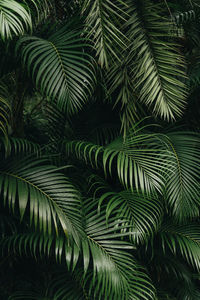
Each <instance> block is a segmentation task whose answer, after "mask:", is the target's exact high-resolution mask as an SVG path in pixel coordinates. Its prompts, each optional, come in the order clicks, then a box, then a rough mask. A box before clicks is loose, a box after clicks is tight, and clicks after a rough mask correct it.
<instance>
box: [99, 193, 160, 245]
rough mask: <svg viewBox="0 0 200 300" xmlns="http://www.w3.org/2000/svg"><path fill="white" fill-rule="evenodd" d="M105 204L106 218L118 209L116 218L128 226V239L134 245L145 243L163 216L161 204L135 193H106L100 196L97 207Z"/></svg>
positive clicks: (158, 201)
mask: <svg viewBox="0 0 200 300" xmlns="http://www.w3.org/2000/svg"><path fill="white" fill-rule="evenodd" d="M102 202H103V203H106V217H107V218H109V216H110V214H111V213H112V212H113V210H116V209H118V212H117V216H118V217H119V218H120V219H124V220H126V223H127V224H128V225H130V228H129V229H128V230H129V232H130V239H131V240H132V241H133V242H134V243H143V242H145V241H146V240H147V239H148V238H149V236H150V235H153V234H154V233H155V231H157V230H158V228H159V226H160V223H161V218H162V214H163V208H162V203H161V201H160V200H159V199H156V198H153V197H152V196H151V197H150V196H145V195H142V194H139V193H137V192H136V191H121V192H117V193H114V192H107V193H104V194H102V196H101V197H100V199H99V205H100V206H101V204H102Z"/></svg>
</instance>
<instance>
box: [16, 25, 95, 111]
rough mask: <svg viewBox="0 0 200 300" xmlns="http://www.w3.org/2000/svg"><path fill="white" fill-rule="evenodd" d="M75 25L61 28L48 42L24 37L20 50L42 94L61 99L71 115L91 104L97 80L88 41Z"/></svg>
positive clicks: (59, 102) (18, 49) (63, 106)
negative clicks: (87, 103) (88, 102)
mask: <svg viewBox="0 0 200 300" xmlns="http://www.w3.org/2000/svg"><path fill="white" fill-rule="evenodd" d="M73 26H74V24H73V23H72V24H71V26H70V25H68V26H65V27H64V28H61V29H60V30H59V31H57V32H56V33H55V34H54V35H52V36H51V37H49V38H48V40H44V39H41V38H38V37H34V36H25V37H22V38H21V39H20V40H19V42H18V45H17V48H16V51H18V52H19V51H20V55H21V57H22V60H23V64H24V66H26V67H27V70H28V72H29V73H30V74H31V75H32V78H33V80H34V81H35V83H36V86H37V87H38V88H39V89H40V90H41V92H42V94H43V95H46V96H49V97H50V99H53V100H54V101H55V99H57V103H58V105H59V106H60V107H61V109H62V110H66V111H67V112H69V113H74V112H76V111H78V110H79V109H80V108H81V107H82V105H83V104H84V103H85V102H87V97H88V95H90V94H91V91H92V89H93V85H94V81H95V79H94V69H93V66H92V63H91V56H90V55H89V54H87V47H88V44H87V41H86V40H85V39H84V38H81V37H80V35H81V31H80V30H76V29H74V27H73Z"/></svg>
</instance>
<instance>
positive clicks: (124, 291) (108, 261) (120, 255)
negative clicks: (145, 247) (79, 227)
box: [83, 199, 154, 300]
mask: <svg viewBox="0 0 200 300" xmlns="http://www.w3.org/2000/svg"><path fill="white" fill-rule="evenodd" d="M97 204H98V199H96V200H94V199H93V201H91V199H88V200H87V201H86V202H85V204H84V209H85V212H86V214H85V230H86V234H87V240H88V244H87V247H86V244H85V247H83V256H84V257H85V258H84V264H85V265H87V264H88V259H87V257H88V255H89V252H91V257H92V261H93V277H92V279H91V280H90V288H89V295H90V294H91V292H92V293H93V295H94V296H93V298H94V299H96V298H98V299H109V300H111V299H113V300H114V299H135V300H136V299H137V300H139V299H140V300H142V299H153V296H154V287H153V286H152V284H151V281H150V279H149V278H148V276H147V274H145V271H144V270H143V269H142V268H141V267H140V266H139V265H138V263H137V261H136V260H135V258H134V257H133V256H132V255H131V254H130V253H129V250H131V249H133V248H134V247H133V245H131V244H130V243H128V242H126V241H123V239H122V237H123V236H126V235H127V234H129V233H127V232H125V233H123V232H120V231H121V229H125V228H126V226H127V225H123V222H122V221H120V219H119V218H118V217H114V218H110V219H109V220H107V221H106V217H105V207H104V208H103V209H102V210H101V211H100V212H99V213H97V210H96V209H97ZM120 238H121V239H120ZM148 297H149V298H148Z"/></svg>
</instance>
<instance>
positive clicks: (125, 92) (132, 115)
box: [108, 58, 140, 137]
mask: <svg viewBox="0 0 200 300" xmlns="http://www.w3.org/2000/svg"><path fill="white" fill-rule="evenodd" d="M108 84H109V92H110V94H113V97H114V106H116V105H117V104H119V105H121V112H120V116H121V131H122V132H123V136H124V137H126V135H127V133H128V131H129V129H130V128H131V127H133V126H134V125H135V123H136V122H137V121H138V120H139V119H140V118H139V114H138V102H139V101H138V97H137V95H136V91H135V87H134V85H133V83H132V80H131V76H130V62H127V61H126V58H124V61H123V62H122V64H113V66H112V67H111V68H110V70H109V72H108ZM115 95H116V96H115ZM115 97H116V99H115Z"/></svg>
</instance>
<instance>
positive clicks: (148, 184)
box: [66, 124, 168, 194]
mask: <svg viewBox="0 0 200 300" xmlns="http://www.w3.org/2000/svg"><path fill="white" fill-rule="evenodd" d="M137 125H138V124H137ZM142 129H143V128H140V129H138V128H137V126H136V127H135V128H134V130H133V131H132V132H131V133H130V134H129V136H128V137H127V138H126V139H125V141H123V139H122V137H119V138H117V139H115V140H114V141H113V142H112V143H110V144H109V145H108V146H106V147H102V146H97V145H94V144H91V143H87V142H81V141H78V142H75V141H72V142H68V143H66V151H67V153H68V154H69V153H73V154H75V155H76V156H77V158H78V159H84V160H85V161H86V162H89V163H91V165H92V166H96V167H99V166H101V165H102V164H103V168H104V171H105V174H107V172H109V173H110V174H112V172H113V170H114V169H115V168H116V170H117V175H118V178H119V180H120V181H121V183H122V184H123V185H124V186H125V187H126V188H131V189H132V190H133V189H134V188H136V189H137V190H142V191H143V192H146V193H147V194H150V193H152V192H156V191H159V192H161V191H162V189H163V185H164V176H163V172H164V171H166V170H165V169H166V166H167V165H166V158H167V156H168V153H167V151H166V146H163V145H165V139H164V138H161V137H162V135H161V134H147V133H146V134H145V133H141V131H142Z"/></svg>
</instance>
